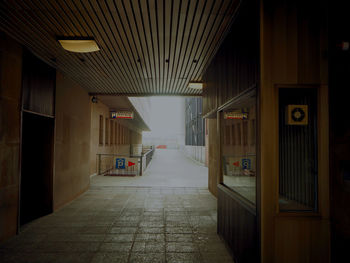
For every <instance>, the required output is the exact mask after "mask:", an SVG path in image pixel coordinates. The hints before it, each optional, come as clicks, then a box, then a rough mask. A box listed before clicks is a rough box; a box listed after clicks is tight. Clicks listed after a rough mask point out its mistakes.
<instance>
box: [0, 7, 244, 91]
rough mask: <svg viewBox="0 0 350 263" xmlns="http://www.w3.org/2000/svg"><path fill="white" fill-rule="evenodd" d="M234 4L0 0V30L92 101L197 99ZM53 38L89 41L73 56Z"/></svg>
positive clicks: (230, 20)
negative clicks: (194, 84)
mask: <svg viewBox="0 0 350 263" xmlns="http://www.w3.org/2000/svg"><path fill="white" fill-rule="evenodd" d="M238 3H239V0H222V1H221V0H182V1H181V0H159V1H157V0H114V1H113V0H31V1H30V0H2V1H0V30H1V31H4V32H5V33H7V34H8V35H10V36H11V37H13V38H15V39H16V40H17V41H19V42H20V43H21V44H23V45H24V46H26V47H27V48H28V49H29V50H30V51H32V52H33V53H34V54H36V55H37V56H38V57H40V58H41V59H43V60H44V61H45V62H46V63H48V64H50V65H51V66H53V67H55V68H57V69H58V70H60V71H62V72H63V73H65V74H66V75H68V76H70V77H71V78H72V79H74V80H75V81H77V82H78V83H80V84H81V85H82V86H83V87H84V88H85V89H86V90H87V91H88V92H89V93H90V94H111V95H126V96H132V95H200V94H201V91H200V90H194V89H190V88H188V87H187V85H188V83H189V81H201V77H202V74H203V71H204V70H205V68H206V66H207V65H208V64H209V62H210V61H211V59H212V58H213V56H214V55H215V53H216V51H217V49H218V47H219V45H220V43H221V41H222V40H223V38H224V36H225V34H226V32H227V31H228V29H229V26H230V24H231V22H232V20H233V16H234V13H235V11H236V9H237V7H238ZM58 37H93V38H94V39H95V40H96V42H97V44H98V46H99V47H100V51H98V52H94V53H72V52H68V51H65V50H64V49H63V48H62V47H61V46H60V44H59V43H58V41H57V39H58Z"/></svg>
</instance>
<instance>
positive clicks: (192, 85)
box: [188, 82, 203, 89]
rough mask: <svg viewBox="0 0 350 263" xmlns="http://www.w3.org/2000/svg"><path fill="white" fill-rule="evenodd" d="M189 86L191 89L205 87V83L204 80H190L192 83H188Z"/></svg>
mask: <svg viewBox="0 0 350 263" xmlns="http://www.w3.org/2000/svg"><path fill="white" fill-rule="evenodd" d="M188 87H189V88H190V89H203V83H202V82H190V83H188Z"/></svg>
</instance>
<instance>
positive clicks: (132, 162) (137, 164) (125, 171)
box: [96, 147, 154, 176]
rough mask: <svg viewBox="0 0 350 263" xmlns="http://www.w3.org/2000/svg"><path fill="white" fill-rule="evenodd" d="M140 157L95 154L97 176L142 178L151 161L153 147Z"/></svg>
mask: <svg viewBox="0 0 350 263" xmlns="http://www.w3.org/2000/svg"><path fill="white" fill-rule="evenodd" d="M145 150H146V152H142V154H141V155H120V154H97V155H96V158H97V160H96V165H97V167H96V170H97V175H110V176H136V175H138V176H142V174H143V172H144V171H145V170H146V169H147V167H148V165H149V163H150V162H151V160H152V157H153V153H154V147H151V148H149V149H145Z"/></svg>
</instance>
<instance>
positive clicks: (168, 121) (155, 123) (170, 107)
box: [143, 97, 185, 137]
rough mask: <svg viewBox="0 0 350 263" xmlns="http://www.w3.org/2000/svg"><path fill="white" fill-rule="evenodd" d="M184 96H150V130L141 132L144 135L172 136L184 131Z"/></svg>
mask: <svg viewBox="0 0 350 263" xmlns="http://www.w3.org/2000/svg"><path fill="white" fill-rule="evenodd" d="M183 100H184V98H181V97H151V118H150V119H151V120H150V126H151V127H150V128H151V130H152V131H151V132H143V135H144V136H146V137H155V136H162V137H163V136H173V135H177V134H179V133H184V125H185V120H184V117H185V116H184V109H183V107H184V104H183Z"/></svg>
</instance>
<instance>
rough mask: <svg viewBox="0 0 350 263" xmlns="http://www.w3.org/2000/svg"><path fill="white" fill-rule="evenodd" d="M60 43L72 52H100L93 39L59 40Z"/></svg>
mask: <svg viewBox="0 0 350 263" xmlns="http://www.w3.org/2000/svg"><path fill="white" fill-rule="evenodd" d="M58 42H59V43H60V44H61V46H62V47H63V48H64V49H65V50H67V51H70V52H78V53H87V52H95V51H99V50H100V48H99V47H98V45H97V43H96V41H95V40H93V39H59V40H58Z"/></svg>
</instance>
